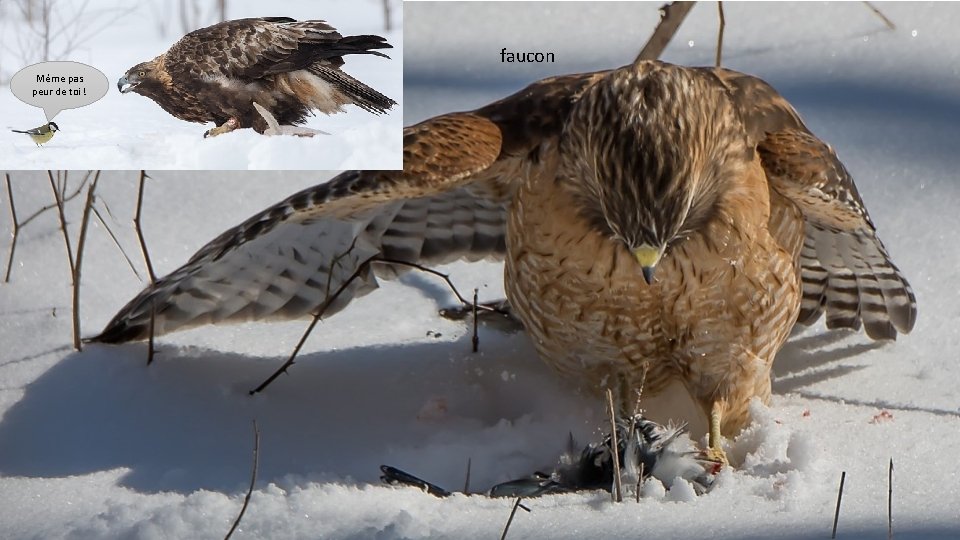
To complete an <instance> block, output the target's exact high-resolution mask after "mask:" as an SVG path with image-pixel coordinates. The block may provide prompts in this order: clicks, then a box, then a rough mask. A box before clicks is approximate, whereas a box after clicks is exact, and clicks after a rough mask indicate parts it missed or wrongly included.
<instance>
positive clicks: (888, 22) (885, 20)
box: [864, 2, 897, 30]
mask: <svg viewBox="0 0 960 540" xmlns="http://www.w3.org/2000/svg"><path fill="white" fill-rule="evenodd" d="M864 4H866V6H867V7H868V8H870V11H872V12H874V14H876V16H877V17H880V19H882V20H883V24H885V25H887V28H889V29H891V30H896V29H897V25H895V24H893V21H891V20H890V19H888V18H887V16H886V15H884V14H883V12H882V11H880V9H878V8H877V6H875V5H873V2H864Z"/></svg>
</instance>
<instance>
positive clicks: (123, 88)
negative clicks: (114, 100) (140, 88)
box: [117, 75, 139, 94]
mask: <svg viewBox="0 0 960 540" xmlns="http://www.w3.org/2000/svg"><path fill="white" fill-rule="evenodd" d="M138 82H139V81H133V82H131V81H130V80H129V79H127V76H126V75H124V76H123V77H120V79H119V80H118V81H117V90H119V91H120V93H121V94H126V93H127V92H129V91H130V90H133V88H134V87H135V86H137V83H138Z"/></svg>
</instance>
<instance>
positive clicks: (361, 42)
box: [117, 17, 396, 135]
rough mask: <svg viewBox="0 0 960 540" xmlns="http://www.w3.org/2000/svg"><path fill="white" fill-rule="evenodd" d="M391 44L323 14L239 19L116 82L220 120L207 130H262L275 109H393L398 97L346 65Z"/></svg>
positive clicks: (195, 117) (281, 114) (191, 114)
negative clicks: (350, 30)
mask: <svg viewBox="0 0 960 540" xmlns="http://www.w3.org/2000/svg"><path fill="white" fill-rule="evenodd" d="M389 48H392V46H391V45H390V44H389V43H387V42H386V41H385V40H384V38H382V37H380V36H347V37H344V36H341V35H340V34H339V33H338V32H337V29H336V28H334V27H332V26H330V25H329V24H327V23H326V22H325V21H297V20H295V19H291V18H289V17H265V18H258V19H238V20H235V21H226V22H222V23H219V24H215V25H213V26H208V27H206V28H201V29H199V30H194V31H193V32H190V33H189V34H187V35H185V36H183V37H182V38H181V39H180V40H179V41H177V42H176V43H174V44H173V46H172V47H170V49H169V50H168V51H167V52H165V53H163V54H161V55H160V56H158V57H156V58H154V59H153V60H150V61H147V62H141V63H139V64H137V65H135V66H133V67H132V68H130V69H128V70H127V72H126V73H124V75H123V77H121V78H120V80H118V81H117V88H118V89H119V90H120V91H121V92H123V93H127V92H136V93H138V94H141V95H144V96H146V97H148V98H150V99H152V100H153V101H155V102H157V104H158V105H160V106H161V107H162V108H163V110H165V111H167V112H168V113H170V114H172V115H173V116H176V117H177V118H180V119H181V120H186V121H188V122H201V123H202V122H214V123H216V125H217V127H215V128H213V129H211V130H210V131H208V132H207V134H209V135H218V134H220V133H224V132H227V131H231V130H234V129H237V128H250V127H252V128H253V129H255V130H257V131H258V132H260V133H264V132H265V131H266V130H267V129H268V128H269V127H270V125H269V122H270V119H269V118H267V117H269V116H272V118H273V119H275V120H276V121H277V122H278V123H279V124H281V125H284V126H292V125H295V124H302V123H303V122H304V121H305V120H306V119H307V117H308V116H309V115H310V114H311V113H312V111H315V110H316V111H320V112H322V113H325V114H333V113H336V112H342V111H343V106H344V105H348V104H353V105H356V106H358V107H360V108H362V109H364V110H367V111H369V112H372V113H374V114H381V113H384V112H386V111H387V110H389V109H390V108H391V107H393V106H394V105H396V102H395V101H393V100H392V99H390V98H388V97H387V96H385V95H383V94H381V93H380V92H377V91H376V90H374V89H373V88H370V87H369V86H367V85H365V84H363V83H362V82H360V81H358V80H357V79H354V78H353V77H351V76H350V75H348V74H347V73H345V72H344V71H342V70H341V69H340V68H341V67H342V66H343V64H344V61H343V57H344V56H346V55H348V54H373V55H377V56H382V57H384V58H389V57H388V56H387V55H385V54H383V53H381V52H379V51H377V50H376V49H389ZM255 103H256V104H257V105H259V106H260V108H261V109H262V110H263V111H265V112H262V111H258V110H257V109H256V107H255V106H254V104H255ZM299 133H300V134H308V133H309V132H308V131H303V132H299Z"/></svg>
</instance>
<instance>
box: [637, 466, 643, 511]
mask: <svg viewBox="0 0 960 540" xmlns="http://www.w3.org/2000/svg"><path fill="white" fill-rule="evenodd" d="M641 489H643V462H642V461H641V462H640V475H639V476H637V502H638V503H639V502H640V490H641Z"/></svg>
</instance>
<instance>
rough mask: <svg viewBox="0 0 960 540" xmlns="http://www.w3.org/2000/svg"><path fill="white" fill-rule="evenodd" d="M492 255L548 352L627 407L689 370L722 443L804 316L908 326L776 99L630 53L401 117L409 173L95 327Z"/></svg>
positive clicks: (853, 214) (354, 176) (864, 242)
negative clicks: (584, 70)
mask: <svg viewBox="0 0 960 540" xmlns="http://www.w3.org/2000/svg"><path fill="white" fill-rule="evenodd" d="M489 257H494V258H499V257H505V258H506V274H505V279H506V285H507V287H506V288H507V292H508V299H509V300H510V302H511V303H512V304H513V306H514V309H515V312H516V313H517V314H518V316H519V317H520V318H521V320H522V321H523V323H524V324H525V326H526V328H527V330H528V331H529V332H531V333H532V334H533V335H534V337H535V339H534V343H535V345H536V346H537V348H538V351H539V352H540V354H541V356H542V357H543V358H544V360H545V361H547V362H548V363H550V364H552V365H554V366H555V367H557V368H558V369H559V370H560V371H561V372H564V373H567V374H569V375H571V376H574V377H578V378H581V379H582V380H584V381H585V382H588V383H589V384H591V385H595V386H597V387H600V386H614V385H620V386H621V387H622V388H618V390H625V392H621V397H622V398H623V399H624V400H629V401H632V397H631V396H632V394H631V393H630V392H629V389H630V388H631V387H634V388H635V387H636V386H638V385H639V382H640V372H641V368H642V369H643V373H644V374H646V372H647V369H648V368H649V379H648V386H647V391H649V392H653V393H656V392H657V391H658V390H660V389H662V388H663V387H664V386H665V383H666V382H667V381H668V380H670V379H675V378H679V379H681V380H682V381H683V382H684V383H685V384H686V386H687V389H688V390H689V391H690V393H691V395H693V397H694V398H695V399H696V400H698V401H699V402H700V403H701V405H702V406H703V409H704V412H705V413H706V414H707V415H708V417H709V418H710V421H711V446H713V447H715V448H719V447H718V446H717V444H718V443H716V440H717V437H719V434H720V432H721V431H722V432H724V433H732V432H736V431H737V430H739V429H740V428H741V427H743V426H744V425H745V423H746V420H747V418H748V416H747V415H748V412H747V403H748V402H749V400H750V399H751V398H752V397H755V396H759V397H761V398H762V399H766V398H768V397H769V392H770V380H769V369H770V364H771V363H772V361H773V356H774V354H775V353H776V352H777V350H779V348H780V347H781V346H782V344H783V342H784V340H785V339H786V337H787V335H788V333H789V330H790V328H791V327H792V326H793V324H794V322H796V321H797V320H798V317H799V321H800V322H803V323H808V324H809V323H811V322H812V321H814V320H816V319H817V317H818V316H819V315H820V314H821V313H823V312H824V311H825V312H826V313H827V321H828V326H831V327H851V328H856V327H858V326H859V325H860V324H861V321H862V323H863V324H864V325H865V327H866V330H867V333H868V334H869V335H870V336H871V337H873V338H891V339H892V338H895V337H896V334H897V332H902V333H906V332H909V331H910V330H911V328H912V326H913V324H914V321H915V317H916V302H915V299H914V296H913V293H912V291H911V290H910V287H909V285H908V284H907V281H906V279H905V278H904V277H903V276H902V274H901V273H900V272H899V270H898V269H897V268H896V266H894V265H893V263H892V262H891V261H890V258H889V256H888V254H887V252H886V250H885V248H884V247H883V244H882V243H881V242H880V240H879V239H878V238H877V236H876V233H875V228H874V225H873V223H872V222H871V220H870V218H869V216H868V214H867V212H866V209H865V208H864V206H863V203H862V200H861V198H860V196H859V194H858V193H857V190H856V187H855V186H854V183H853V180H852V179H851V177H850V175H849V174H848V173H847V171H846V169H845V168H844V167H843V165H842V164H841V163H840V161H839V160H838V158H837V156H836V154H835V153H834V152H833V150H832V149H831V148H830V147H829V146H828V145H826V144H825V143H824V142H822V141H820V140H819V139H817V138H816V137H815V136H814V135H813V134H812V133H811V132H810V131H809V130H808V129H807V128H806V127H805V126H804V124H803V122H802V121H801V120H800V118H799V116H798V115H797V113H796V112H795V111H794V110H793V108H792V107H791V106H790V105H789V104H788V103H787V102H786V101H785V100H784V99H783V98H782V97H781V96H780V95H779V94H778V93H777V92H776V91H775V90H773V89H772V88H771V87H770V86H769V85H767V84H766V83H764V82H763V81H761V80H759V79H757V78H754V77H751V76H748V75H744V74H740V73H736V72H732V71H729V70H723V69H697V68H683V67H678V66H673V65H670V64H665V63H661V62H641V63H638V64H635V65H632V66H626V67H623V68H620V69H617V70H612V71H606V72H597V73H588V74H581V75H569V76H562V77H555V78H551V79H545V80H542V81H538V82H536V83H534V84H532V85H530V86H528V87H527V88H525V89H523V90H521V91H520V92H518V93H516V94H514V95H512V96H509V97H507V98H505V99H503V100H500V101H498V102H495V103H492V104H490V105H488V106H486V107H483V108H480V109H477V110H475V111H471V112H464V113H454V114H448V115H443V116H439V117H436V118H432V119H430V120H427V121H425V122H423V123H420V124H417V125H414V126H411V127H409V128H407V129H406V130H405V132H404V170H403V171H396V172H374V171H351V172H346V173H343V174H341V175H340V176H338V177H336V178H334V179H333V180H331V181H330V182H328V183H326V184H322V185H319V186H317V187H314V188H311V189H308V190H306V191H303V192H301V193H298V194H296V195H294V196H292V197H290V198H289V199H287V200H285V201H283V202H281V203H279V204H277V205H275V206H273V207H271V208H268V209H267V210H265V211H263V212H261V213H260V214H258V215H256V216H254V217H253V218H251V219H249V220H248V221H246V222H245V223H243V224H241V225H239V226H238V227H235V228H233V229H231V230H229V231H227V232H226V233H224V234H223V235H221V236H220V237H218V238H217V239H215V240H214V241H213V242H211V243H210V244H208V245H207V246H206V247H204V248H203V249H201V250H200V251H199V252H198V253H197V254H196V255H195V256H194V257H193V258H192V259H191V260H190V261H189V262H188V263H187V264H186V265H184V266H183V267H182V268H180V269H178V270H177V271H175V272H173V273H172V274H170V275H169V276H167V277H165V278H163V279H161V280H159V281H158V282H157V283H156V284H155V285H153V286H150V287H148V288H147V289H146V290H144V291H143V292H142V293H141V294H140V295H138V296H137V297H136V298H134V299H133V300H132V301H131V302H130V303H129V304H128V305H127V306H126V307H124V308H123V309H122V310H121V311H120V312H119V313H118V314H117V316H116V317H115V318H114V319H113V320H112V321H111V322H110V323H109V324H108V325H107V327H106V329H105V330H104V331H103V333H102V334H101V335H100V336H98V337H97V338H95V339H97V340H100V341H105V342H120V341H127V340H134V339H143V338H145V337H146V334H147V331H148V328H149V320H150V317H151V316H153V317H155V331H156V333H158V334H160V333H164V332H169V331H173V330H176V329H178V328H182V327H187V326H194V325H198V324H206V323H212V322H219V321H240V320H250V319H257V318H290V317H299V316H302V315H306V314H310V313H316V312H317V311H318V310H319V309H320V308H321V306H323V305H324V304H325V303H326V302H328V300H329V299H330V295H331V291H336V290H338V289H339V288H340V287H341V286H342V285H343V284H344V283H346V281H347V280H348V279H349V278H350V277H351V276H354V275H356V274H357V273H358V272H360V273H361V277H360V278H359V279H357V280H356V281H354V282H353V283H352V284H351V285H350V286H349V287H347V289H346V290H345V291H344V293H343V294H341V295H340V296H339V297H338V298H337V300H336V301H335V302H334V303H333V304H332V305H331V306H330V308H328V309H327V311H326V312H325V313H331V312H332V311H333V310H336V309H340V308H342V307H343V306H344V305H345V304H346V303H348V302H349V301H350V299H351V298H352V297H355V296H358V295H360V294H364V293H366V292H369V291H370V290H372V289H373V288H374V287H375V286H376V277H377V276H380V277H391V276H393V275H396V273H398V272H402V271H404V270H405V267H403V266H398V265H390V264H372V265H365V264H364V263H365V262H366V261H368V260H375V259H378V258H379V259H387V260H394V261H397V260H402V261H409V262H417V263H425V264H439V263H444V262H449V261H452V260H455V259H459V258H467V259H480V258H489ZM641 267H642V269H643V270H644V272H642V273H641ZM654 267H656V274H655V277H653V276H654V273H653V269H654ZM645 279H647V280H649V283H645ZM611 376H613V377H614V378H613V379H611V378H610V377H611Z"/></svg>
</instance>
